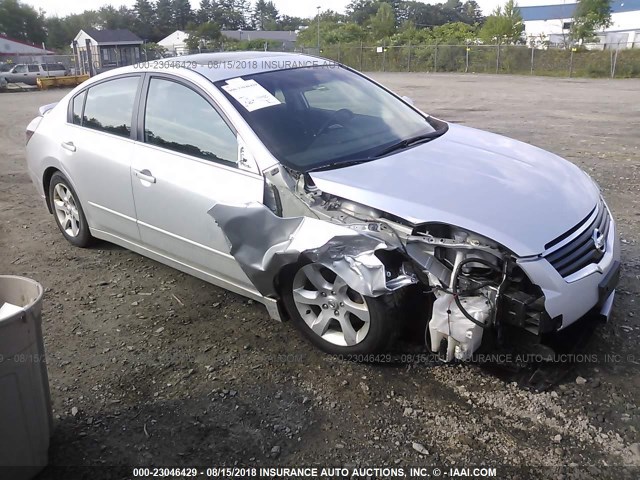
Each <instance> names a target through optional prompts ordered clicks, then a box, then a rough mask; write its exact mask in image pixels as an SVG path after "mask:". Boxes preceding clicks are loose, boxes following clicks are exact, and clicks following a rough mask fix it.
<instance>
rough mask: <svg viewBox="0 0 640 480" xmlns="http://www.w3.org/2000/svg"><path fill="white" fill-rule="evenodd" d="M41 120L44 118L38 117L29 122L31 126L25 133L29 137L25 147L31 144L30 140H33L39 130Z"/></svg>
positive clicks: (28, 126)
mask: <svg viewBox="0 0 640 480" xmlns="http://www.w3.org/2000/svg"><path fill="white" fill-rule="evenodd" d="M41 120H42V117H36V118H34V119H33V120H31V121H30V122H29V125H27V130H26V131H25V135H26V137H27V138H26V143H25V145H26V144H28V143H29V140H31V137H33V134H34V133H36V128H38V125H40V121H41Z"/></svg>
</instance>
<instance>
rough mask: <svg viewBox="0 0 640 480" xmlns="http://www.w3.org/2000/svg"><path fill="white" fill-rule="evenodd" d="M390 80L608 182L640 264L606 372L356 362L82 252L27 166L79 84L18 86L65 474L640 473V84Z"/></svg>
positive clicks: (119, 256) (20, 134) (18, 213)
mask: <svg viewBox="0 0 640 480" xmlns="http://www.w3.org/2000/svg"><path fill="white" fill-rule="evenodd" d="M374 77H375V78H376V79H377V80H379V81H381V82H382V83H383V84H385V85H387V86H389V87H391V88H392V89H394V90H395V91H397V92H399V93H400V94H402V95H408V96H410V97H412V98H414V100H415V102H416V104H417V105H418V106H419V107H421V108H422V109H424V110H425V111H428V112H430V113H432V114H434V115H435V116H438V117H441V118H443V119H445V120H449V121H454V122H459V123H463V124H466V125H470V126H473V127H479V128H483V129H486V130H490V131H493V132H496V133H500V134H505V135H508V136H511V137H514V138H516V139H519V140H523V141H525V142H529V143H532V144H534V145H537V146H540V147H542V148H545V149H547V150H550V151H553V152H555V153H557V154H559V155H562V156H564V157H565V158H567V159H569V160H571V161H572V162H574V163H576V164H578V165H579V166H581V167H582V168H584V169H586V170H587V171H588V172H589V173H590V174H591V175H592V176H593V177H594V178H595V179H596V180H597V181H598V182H599V183H600V185H601V187H602V189H603V191H604V195H605V197H606V199H607V201H608V202H609V205H610V207H611V208H612V210H613V212H614V215H615V217H616V218H617V220H618V225H619V231H620V235H621V237H622V239H623V240H622V241H623V243H622V256H623V272H622V278H621V284H620V288H619V289H618V295H617V297H616V301H615V306H614V314H613V317H612V318H611V319H610V321H609V323H607V324H603V325H600V326H598V328H597V330H596V332H595V334H594V335H593V336H592V337H591V339H590V341H589V342H588V344H587V345H586V346H585V347H584V348H583V353H585V354H587V355H589V358H591V359H593V358H596V360H594V361H589V362H583V363H578V364H576V365H575V366H574V367H573V369H572V370H571V371H570V372H569V374H568V375H567V376H566V377H565V378H564V380H562V382H560V384H559V385H557V386H556V387H555V388H553V389H552V390H550V391H547V392H544V393H532V392H530V391H528V390H525V389H522V388H519V387H518V386H517V385H516V383H515V382H514V381H513V378H514V377H513V376H512V375H502V374H500V373H495V372H493V371H488V370H487V369H483V368H481V367H479V366H476V365H440V364H433V363H420V362H414V363H409V364H406V363H405V364H394V365H389V364H357V363H350V362H346V361H340V360H336V359H333V358H331V357H328V356H325V355H323V354H322V353H319V352H317V351H315V350H314V349H313V348H311V346H310V345H309V344H308V343H306V342H305V341H304V340H303V339H302V337H301V336H300V335H298V333H297V332H296V331H294V330H293V327H292V326H291V325H290V324H287V323H283V324H279V323H276V322H273V321H271V320H269V318H268V317H267V314H266V312H265V310H264V309H263V307H262V306H261V305H259V304H256V303H253V302H251V301H247V300H246V299H244V298H242V297H239V296H237V295H234V294H231V293H228V292H226V291H224V290H221V289H218V288H216V287H213V286H211V285H208V284H205V283H203V282H202V281H200V280H197V279H195V278H192V277H189V276H187V275H184V274H182V273H179V272H177V271H175V270H172V269H171V268H168V267H165V266H163V265H160V264H158V263H156V262H154V261H152V260H149V259H146V258H143V257H140V256H138V255H136V254H134V253H131V252H129V251H126V250H123V249H121V248H119V247H116V246H113V245H110V244H106V243H99V244H98V245H97V246H95V247H93V248H91V249H84V250H83V249H76V248H73V247H72V246H71V245H69V244H67V243H66V242H65V241H64V239H63V238H62V236H61V235H60V233H59V232H58V230H57V228H56V226H55V223H54V221H53V218H52V217H51V216H50V215H49V214H48V213H47V211H46V209H45V208H44V206H43V205H42V204H41V202H40V200H39V199H38V198H37V197H36V195H35V191H34V189H33V187H32V185H31V182H30V179H29V177H28V175H27V173H26V170H25V162H24V130H25V126H26V124H27V123H28V121H29V120H30V119H31V118H32V117H33V116H34V115H35V112H36V108H37V107H38V106H39V105H43V104H47V103H50V102H54V101H56V100H57V99H59V98H61V97H62V96H63V95H64V94H65V93H66V92H65V91H64V90H58V91H47V92H31V93H15V94H4V95H0V111H1V112H2V115H1V116H0V151H1V152H2V154H1V155H0V251H1V252H2V254H1V255H0V272H2V273H5V274H15V275H25V276H28V277H32V278H34V279H36V280H38V281H39V282H41V283H42V284H43V285H44V286H45V287H46V294H45V300H44V310H43V321H44V327H43V328H44V335H45V344H46V348H47V355H48V364H49V374H50V382H51V392H52V399H53V409H54V417H55V431H54V435H53V438H52V440H51V449H50V462H51V464H52V465H83V466H87V465H155V466H157V465H187V466H188V465H222V464H225V465H234V464H238V465H260V466H263V465H289V466H300V465H313V464H320V465H331V466H340V465H391V466H410V465H455V466H458V467H464V466H468V465H471V464H476V465H478V464H485V465H489V466H499V465H511V466H538V467H548V466H559V465H571V466H579V467H581V470H580V472H582V473H583V474H584V475H585V478H589V477H590V478H602V477H611V478H614V477H619V475H621V472H622V471H621V470H620V469H619V468H614V467H615V466H617V467H620V466H624V465H627V466H630V465H631V466H636V467H637V466H639V465H640V444H639V443H638V442H640V435H639V433H638V429H639V428H640V418H639V413H640V411H639V408H638V402H637V398H638V393H639V391H640V388H639V387H640V377H638V375H637V371H638V365H639V362H640V352H639V351H638V340H639V334H640V322H639V317H640V315H639V314H638V313H637V309H636V299H637V298H638V293H639V292H640V282H639V281H638V280H639V279H640V261H639V257H640V246H639V233H640V229H639V220H640V217H639V215H640V195H639V191H640V188H639V187H640V175H639V173H640V169H639V166H640V156H639V153H640V135H639V134H638V118H639V114H640V81H638V80H617V81H607V80H576V79H573V80H569V79H553V78H542V77H540V78H537V77H531V78H530V77H516V76H513V77H512V76H476V75H464V76H462V75H445V74H438V75H428V74H375V75H374ZM608 353H609V354H617V355H619V357H616V358H610V359H609V360H608V361H606V360H605V355H606V354H608ZM578 377H580V378H578ZM583 379H584V380H586V382H583V381H582V380H583ZM612 466H613V467H612ZM583 467H584V468H583ZM625 472H626V473H627V474H628V473H629V472H632V473H631V474H630V475H631V476H633V472H634V471H633V470H625ZM637 473H638V471H637V470H635V474H637ZM104 475H107V474H106V473H105V474H104ZM520 475H521V478H523V477H524V476H526V475H525V474H524V473H522V472H521V474H520ZM53 476H55V472H53V471H52V470H48V471H45V472H44V473H43V474H42V475H41V476H40V477H39V478H42V479H46V478H53ZM91 477H92V478H102V477H101V473H100V471H95V472H94V473H93V474H92V476H91ZM66 478H73V476H67V477H66ZM105 478H106V477H105ZM559 478H563V477H559Z"/></svg>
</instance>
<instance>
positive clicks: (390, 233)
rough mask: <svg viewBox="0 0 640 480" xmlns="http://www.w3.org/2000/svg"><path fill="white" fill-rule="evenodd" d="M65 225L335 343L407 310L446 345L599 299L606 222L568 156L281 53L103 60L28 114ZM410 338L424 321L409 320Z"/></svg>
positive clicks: (503, 337)
mask: <svg viewBox="0 0 640 480" xmlns="http://www.w3.org/2000/svg"><path fill="white" fill-rule="evenodd" d="M27 162H28V167H29V172H30V175H31V177H32V180H33V182H34V184H35V186H36V189H37V190H38V193H39V194H40V196H41V197H42V198H43V199H44V201H45V203H46V206H47V208H48V209H49V211H50V212H51V213H52V214H53V217H54V219H55V221H56V223H57V224H58V227H59V228H60V230H61V232H62V235H63V236H64V237H65V238H66V239H67V240H68V241H69V242H70V243H72V244H73V245H76V246H78V247H86V246H88V245H90V244H91V243H92V241H93V240H94V239H96V238H97V239H102V240H106V241H109V242H113V243H116V244H118V245H121V246H123V247H126V248H128V249H131V250H133V251H135V252H138V253H140V254H141V255H145V256H147V257H150V258H153V259H155V260H157V261H159V262H162V263H164V264H167V265H170V266H172V267H174V268H176V269H178V270H181V271H184V272H187V273H189V274H191V275H194V276H196V277H198V278H201V279H203V280H205V281H207V282H210V283H212V284H215V285H218V286H221V287H224V288H227V289H229V290H231V291H233V292H236V293H239V294H241V295H245V296H247V297H249V298H252V299H255V300H258V301H260V302H262V303H263V304H264V305H265V306H266V307H267V310H268V312H269V314H270V315H271V317H273V318H274V319H279V320H280V319H291V320H292V321H293V322H294V323H295V324H296V326H298V327H299V328H300V330H301V331H302V332H303V334H305V335H306V336H307V337H308V338H309V339H310V340H311V342H313V343H314V344H315V345H317V346H318V347H320V348H322V349H323V350H325V351H327V352H331V353H348V354H366V353H371V352H379V351H382V350H385V349H388V348H389V347H390V346H391V345H392V343H393V341H394V339H395V338H396V337H397V335H398V334H399V333H400V332H401V331H403V329H405V328H407V327H411V326H414V327H415V326H419V328H421V329H423V331H424V338H425V339H426V342H427V344H428V345H429V347H430V348H431V349H432V350H433V351H434V352H436V351H439V352H441V353H442V354H443V356H444V357H445V358H446V359H447V360H453V359H460V360H466V359H469V358H472V357H473V355H474V353H475V352H477V351H481V350H480V349H488V348H492V347H491V346H492V345H494V344H495V343H496V342H499V343H503V344H513V345H515V344H521V343H523V342H524V343H525V344H526V345H527V348H535V349H537V351H540V352H544V353H545V354H549V352H550V350H549V349H548V347H547V346H546V345H545V339H546V338H548V336H549V335H548V334H553V333H554V332H557V331H559V330H561V329H563V328H565V327H567V326H568V325H571V324H572V323H574V322H576V321H578V320H580V319H581V318H583V317H584V316H585V315H587V314H592V313H595V314H600V315H603V316H605V317H607V316H608V315H609V312H610V310H611V305H612V302H613V297H614V288H615V286H616V283H617V280H618V271H619V264H620V262H619V260H620V253H619V244H618V240H617V235H616V227H615V223H614V221H613V218H612V216H611V213H610V211H609V210H608V208H607V205H606V203H605V201H604V200H603V198H602V197H601V195H600V191H599V188H598V187H597V185H596V184H595V183H594V182H593V181H592V180H591V179H590V178H589V177H588V176H587V175H586V174H585V173H584V172H582V171H581V170H580V169H579V168H578V167H576V166H575V165H573V164H571V163H569V162H567V161H565V160H563V159H561V158H559V157H557V156H555V155H553V154H551V153H548V152H545V151H543V150H540V149H538V148H536V147H533V146H531V145H528V144H524V143H520V142H517V141H514V140H511V139H508V138H505V137H501V136H498V135H494V134H490V133H487V132H482V131H479V130H474V129H471V128H466V127H462V126H459V125H454V124H450V123H447V122H444V121H442V120H439V119H437V118H434V117H432V116H430V115H428V114H425V113H424V112H422V111H420V110H418V109H417V108H416V107H415V106H413V104H412V102H411V101H410V99H407V98H401V97H399V96H398V95H396V94H394V93H393V92H390V91H389V90H387V89H385V88H384V87H383V86H381V85H379V84H377V83H375V82H374V81H372V80H370V79H369V78H367V77H365V76H364V75H362V74H360V73H358V72H356V71H354V70H352V69H350V68H347V67H345V66H343V65H339V64H336V63H333V62H330V61H327V60H323V59H319V58H316V57H309V56H304V55H294V54H267V53H228V54H202V55H195V56H188V57H180V58H179V59H169V60H164V61H161V62H155V63H153V64H141V65H136V66H131V67H124V68H119V69H115V70H112V71H109V72H107V73H103V74H101V75H98V76H96V77H94V78H92V79H91V80H89V81H87V82H85V83H83V84H82V85H80V86H79V87H77V88H75V89H74V90H73V91H72V92H70V93H69V94H68V95H66V96H65V97H64V99H62V100H61V101H60V102H59V103H57V104H55V105H47V106H44V107H42V108H41V109H40V115H39V116H38V117H37V118H35V119H34V120H33V121H32V122H31V123H30V124H29V126H28V128H27ZM420 337H421V338H422V334H420Z"/></svg>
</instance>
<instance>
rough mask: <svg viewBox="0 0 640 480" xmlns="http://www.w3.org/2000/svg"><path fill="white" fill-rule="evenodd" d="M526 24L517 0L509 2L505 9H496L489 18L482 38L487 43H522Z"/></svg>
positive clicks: (481, 32)
mask: <svg viewBox="0 0 640 480" xmlns="http://www.w3.org/2000/svg"><path fill="white" fill-rule="evenodd" d="M523 32H524V22H523V21H522V15H520V9H519V8H518V4H517V3H516V2H515V0H507V3H505V5H504V8H501V7H496V9H495V10H494V11H493V13H492V14H491V15H490V16H489V17H487V20H486V21H485V23H484V25H483V26H482V29H481V30H480V38H481V39H482V41H483V42H485V43H510V44H516V43H521V42H522V33H523Z"/></svg>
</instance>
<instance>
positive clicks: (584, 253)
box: [544, 202, 610, 278]
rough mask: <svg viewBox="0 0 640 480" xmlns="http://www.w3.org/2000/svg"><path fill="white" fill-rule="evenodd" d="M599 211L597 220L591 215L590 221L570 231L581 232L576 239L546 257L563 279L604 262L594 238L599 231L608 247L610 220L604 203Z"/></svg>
mask: <svg viewBox="0 0 640 480" xmlns="http://www.w3.org/2000/svg"><path fill="white" fill-rule="evenodd" d="M597 210H598V211H597V213H596V216H595V218H593V215H589V218H588V219H586V220H585V221H583V222H581V223H580V224H578V225H576V227H574V228H572V229H571V230H570V231H571V233H572V234H573V233H574V232H581V233H580V234H579V235H578V236H577V237H576V238H574V239H573V240H571V241H570V242H569V243H567V244H566V245H563V246H562V247H560V248H558V249H557V250H555V251H553V252H551V253H549V254H548V255H545V257H544V258H546V259H547V260H548V261H549V263H551V265H553V266H554V268H555V269H556V270H557V271H558V273H559V274H560V275H562V277H563V278H564V277H568V276H569V275H571V274H573V273H576V272H577V271H578V270H581V269H583V268H584V267H586V266H587V265H590V264H592V263H598V262H599V261H600V260H602V257H603V256H604V252H602V251H601V250H598V248H596V242H595V241H594V238H593V236H594V231H595V230H596V229H598V230H599V231H600V233H601V234H602V235H603V236H604V240H605V245H606V239H607V235H608V234H609V220H610V219H609V212H608V211H607V207H605V205H604V202H600V204H599V205H598V209H597ZM567 237H568V235H567ZM565 238H566V237H565ZM552 243H554V242H552Z"/></svg>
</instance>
